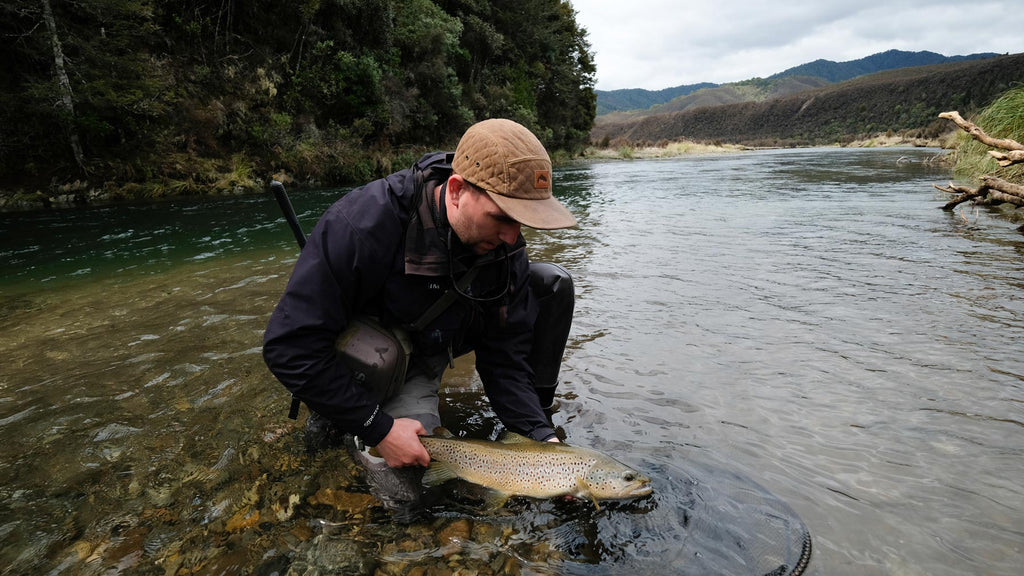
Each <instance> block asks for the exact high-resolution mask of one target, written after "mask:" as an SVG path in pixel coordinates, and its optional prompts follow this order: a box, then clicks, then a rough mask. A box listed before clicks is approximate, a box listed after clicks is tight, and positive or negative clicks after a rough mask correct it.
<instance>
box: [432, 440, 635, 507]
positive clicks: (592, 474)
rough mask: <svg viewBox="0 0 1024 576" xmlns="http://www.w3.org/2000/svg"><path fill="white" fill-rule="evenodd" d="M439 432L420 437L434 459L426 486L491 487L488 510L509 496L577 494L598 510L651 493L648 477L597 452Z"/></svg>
mask: <svg viewBox="0 0 1024 576" xmlns="http://www.w3.org/2000/svg"><path fill="white" fill-rule="evenodd" d="M438 433H439V434H438ZM436 434H438V435H435V436H420V442H422V443H423V446H424V447H425V448H426V449H427V452H428V453H429V454H430V458H431V460H432V462H431V463H430V467H429V468H428V469H427V471H426V473H425V474H424V476H423V484H424V485H426V486H435V485H438V484H441V483H443V482H446V481H448V480H452V479H454V478H461V479H463V480H466V481H467V482H472V483H473V484H478V485H480V486H484V487H486V488H490V492H489V494H488V497H487V500H486V505H487V507H488V508H498V507H500V506H502V505H504V504H505V501H506V500H508V499H509V497H511V496H529V497H532V498H554V497H557V496H574V497H576V498H585V499H589V500H591V501H592V502H593V503H594V505H595V506H597V507H598V509H600V506H598V503H597V501H598V500H610V499H625V498H636V497H639V496H646V495H647V494H650V493H651V479H650V478H648V477H647V476H644V475H643V474H641V473H640V472H637V471H636V470H633V469H632V468H630V467H629V466H626V465H625V464H623V463H621V462H619V461H617V460H615V459H614V458H611V457H610V456H607V455H605V454H602V453H600V452H597V451H595V450H590V449H587V448H580V447H577V446H569V445H567V444H561V443H555V442H538V441H536V440H531V439H530V438H526V437H525V436H520V435H518V434H511V433H510V434H508V435H506V437H505V438H503V439H502V440H501V441H500V442H490V441H486V440H465V439H457V438H454V437H452V436H451V434H449V433H447V431H443V430H441V429H439V430H438V431H437V432H436Z"/></svg>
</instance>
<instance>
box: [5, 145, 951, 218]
mask: <svg viewBox="0 0 1024 576" xmlns="http://www.w3.org/2000/svg"><path fill="white" fill-rule="evenodd" d="M951 142H952V140H950V139H949V138H939V139H923V138H904V137H900V136H889V135H886V134H879V135H876V136H874V137H871V138H867V139H863V140H855V141H853V142H850V143H849V144H839V143H835V144H831V145H821V146H794V148H832V147H839V148H881V147H887V148H891V147H900V146H906V147H915V148H927V147H934V148H943V149H949V148H952V147H953V146H952V144H951ZM780 147H783V146H778V147H756V146H748V145H744V144H708V143H702V142H695V141H690V140H679V141H675V142H668V143H665V144H662V145H660V146H659V145H637V146H632V145H626V144H624V145H621V146H617V147H612V146H609V147H597V146H589V147H587V148H586V149H585V150H584V151H583V152H582V153H581V154H580V155H578V156H574V157H571V158H568V157H566V156H565V155H564V154H559V153H557V152H556V153H553V154H552V160H553V162H554V164H555V167H558V166H560V165H569V164H573V163H577V162H588V161H594V160H650V159H659V158H676V157H681V156H699V155H707V154H735V153H741V152H746V151H751V150H764V149H769V148H780ZM246 176H247V177H244V178H238V177H237V176H236V178H234V179H230V180H227V182H226V184H227V185H226V186H220V187H218V186H210V187H208V188H205V189H204V188H199V187H188V188H181V189H175V188H174V187H173V186H169V187H164V188H162V190H161V191H162V193H161V194H158V195H152V194H146V193H142V190H143V189H145V186H144V185H140V184H138V183H127V184H123V185H115V184H112V183H109V182H108V183H103V184H100V185H96V186H92V185H90V184H89V183H88V182H83V181H81V180H76V181H74V182H70V183H65V184H62V185H60V186H56V187H55V188H53V189H52V190H50V191H47V192H44V191H43V190H39V189H37V190H33V191H31V192H26V191H25V190H0V213H17V212H26V211H35V210H62V209H73V208H91V207H100V206H107V205H111V204H126V203H131V204H134V203H153V202H161V201H166V200H173V199H178V198H186V197H190V196H191V197H210V198H215V197H222V196H245V195H251V194H260V193H263V192H265V191H266V190H267V187H268V186H269V185H270V181H271V180H272V179H274V180H279V181H281V182H284V183H285V185H287V186H288V187H289V189H292V188H294V189H302V188H308V187H324V186H336V187H345V186H349V185H352V184H351V183H331V184H325V183H323V182H314V181H310V182H302V181H299V180H295V179H293V178H291V177H289V176H288V175H287V174H280V173H278V174H273V175H268V177H267V179H266V181H264V180H263V179H262V178H259V177H255V176H252V175H246ZM155 184H156V183H154V185H155ZM356 185H358V184H356Z"/></svg>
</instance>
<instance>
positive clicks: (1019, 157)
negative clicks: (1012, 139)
mask: <svg viewBox="0 0 1024 576" xmlns="http://www.w3.org/2000/svg"><path fill="white" fill-rule="evenodd" d="M988 153H989V154H990V155H991V156H992V157H993V158H995V159H996V160H998V161H999V165H1000V166H1002V167H1003V168H1006V167H1007V166H1013V165H1014V164H1020V163H1022V162H1024V150H1011V151H1009V152H997V151H995V150H989V151H988Z"/></svg>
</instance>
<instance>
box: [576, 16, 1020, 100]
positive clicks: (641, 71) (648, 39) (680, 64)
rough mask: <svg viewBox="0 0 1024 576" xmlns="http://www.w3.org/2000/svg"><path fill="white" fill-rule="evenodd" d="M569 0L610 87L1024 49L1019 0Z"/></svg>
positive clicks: (602, 83) (602, 84)
mask: <svg viewBox="0 0 1024 576" xmlns="http://www.w3.org/2000/svg"><path fill="white" fill-rule="evenodd" d="M571 2H572V5H573V7H574V8H575V9H576V11H577V19H578V21H579V22H580V23H581V24H582V25H583V27H584V28H586V29H587V30H588V31H589V39H590V42H591V45H592V48H593V50H594V52H595V61H596V63H597V79H598V80H597V87H598V88H600V89H603V90H613V89H617V88H648V89H652V90H656V89H660V88H668V87H671V86H678V85H681V84H695V83H698V82H717V83H724V82H735V81H739V80H746V79H749V78H754V77H757V76H761V77H764V76H770V75H772V74H774V73H776V72H781V71H783V70H785V69H787V68H790V67H793V66H797V65H799V64H803V63H805V62H810V61H812V60H817V59H819V58H824V59H827V60H834V61H837V62H843V61H847V60H856V59H858V58H863V57H865V56H869V55H871V54H875V53H878V52H883V51H885V50H889V49H899V50H910V51H918V50H930V51H933V52H938V53H940V54H945V55H947V56H951V55H956V54H973V53H977V52H997V53H1006V52H1009V53H1018V52H1024V33H1021V30H1024V11H1022V10H1020V7H1019V6H1018V2H1019V0H1016V1H1013V0H985V1H982V2H970V3H968V2H964V1H963V0H931V1H930V2H928V3H926V4H923V3H921V2H919V1H916V0H888V1H886V0H861V1H859V2H848V1H847V0H819V1H790V2H785V1H782V0H776V1H771V2H765V1H756V0H748V1H747V2H724V1H722V0H685V1H683V2H680V1H679V0H672V1H669V0H632V1H631V2H627V3H620V2H609V1H607V0H571Z"/></svg>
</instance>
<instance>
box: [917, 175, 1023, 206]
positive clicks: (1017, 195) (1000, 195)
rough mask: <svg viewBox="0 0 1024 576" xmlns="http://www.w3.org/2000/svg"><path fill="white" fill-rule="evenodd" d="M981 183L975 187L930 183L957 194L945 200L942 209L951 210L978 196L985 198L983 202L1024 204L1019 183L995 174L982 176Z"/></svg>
mask: <svg viewBox="0 0 1024 576" xmlns="http://www.w3.org/2000/svg"><path fill="white" fill-rule="evenodd" d="M981 181H982V185H981V186H978V187H977V188H968V187H967V186H959V185H957V184H953V183H952V182H950V183H949V185H948V186H939V185H938V184H932V186H933V187H935V189H937V190H941V191H942V192H946V193H947V194H957V196H956V197H955V198H953V199H952V200H950V201H949V202H947V203H946V204H945V205H944V206H943V207H942V209H943V210H947V211H948V210H952V209H953V208H956V207H957V206H958V205H959V204H963V203H964V202H967V201H968V200H975V199H979V198H985V197H987V199H986V202H985V203H990V204H999V203H1002V202H1007V203H1009V204H1013V205H1014V206H1024V186H1021V185H1020V184H1014V183H1013V182H1007V181H1006V180H1003V179H1002V178H996V177H995V176H983V177H982V179H981Z"/></svg>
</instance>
